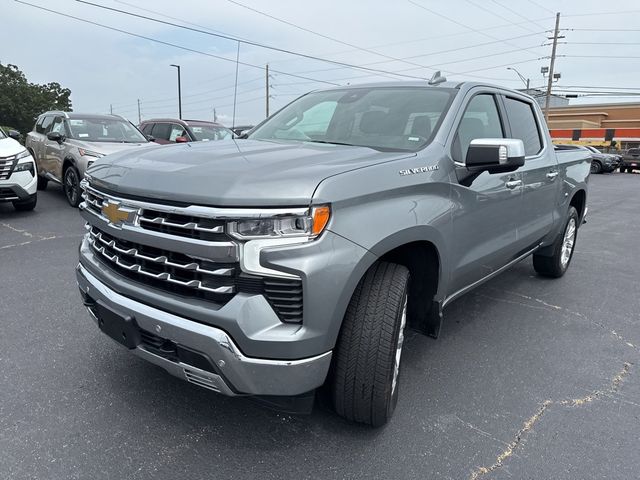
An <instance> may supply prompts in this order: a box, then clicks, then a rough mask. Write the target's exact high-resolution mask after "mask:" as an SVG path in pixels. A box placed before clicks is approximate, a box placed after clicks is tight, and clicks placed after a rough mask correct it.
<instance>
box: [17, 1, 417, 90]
mask: <svg viewBox="0 0 640 480" xmlns="http://www.w3.org/2000/svg"><path fill="white" fill-rule="evenodd" d="M15 1H17V2H19V3H26V2H22V0H15ZM75 1H76V2H78V3H83V4H85V5H90V6H92V7H95V8H100V9H103V10H107V11H111V12H116V13H120V14H122V15H127V16H131V17H135V18H140V19H142V20H147V21H150V22H155V23H160V24H163V25H169V26H172V27H176V28H181V29H183V30H188V31H191V32H195V33H201V34H203V35H209V36H212V37H217V38H223V39H225V40H230V41H233V42H238V43H244V44H246V45H251V46H254V47H259V48H264V49H267V50H273V51H275V52H280V53H286V54H289V55H295V56H298V57H302V58H307V59H310V60H316V61H319V62H325V63H332V64H334V65H341V66H343V67H347V68H353V69H357V70H366V71H371V72H376V73H382V74H386V75H395V76H399V77H407V78H414V79H416V80H424V77H416V76H413V75H403V74H397V73H395V72H390V71H388V70H380V69H372V68H368V67H361V66H358V65H353V64H350V63H346V62H340V61H337V60H329V59H326V58H321V57H316V56H314V55H309V54H306V53H300V52H295V51H293V50H288V49H286V48H280V47H274V46H271V45H266V44H263V43H259V42H254V41H250V40H242V39H241V38H238V37H233V36H229V35H222V34H220V33H213V32H209V31H206V30H202V29H199V28H193V27H188V26H185V25H180V24H177V23H173V22H167V21H165V20H160V19H157V18H153V17H149V16H146V15H140V14H137V13H133V12H128V11H126V10H121V9H119V8H113V7H108V6H106V5H100V4H98V3H93V2H89V1H87V0H75ZM29 5H30V4H29ZM423 68H424V67H423Z"/></svg>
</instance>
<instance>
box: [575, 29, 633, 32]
mask: <svg viewBox="0 0 640 480" xmlns="http://www.w3.org/2000/svg"><path fill="white" fill-rule="evenodd" d="M563 30H569V31H571V32H640V29H638V28H563Z"/></svg>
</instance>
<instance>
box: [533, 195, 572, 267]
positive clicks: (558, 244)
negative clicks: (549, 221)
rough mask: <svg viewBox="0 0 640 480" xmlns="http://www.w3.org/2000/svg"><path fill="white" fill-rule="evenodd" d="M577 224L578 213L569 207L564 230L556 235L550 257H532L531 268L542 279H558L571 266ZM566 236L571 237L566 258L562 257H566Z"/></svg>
mask: <svg viewBox="0 0 640 480" xmlns="http://www.w3.org/2000/svg"><path fill="white" fill-rule="evenodd" d="M579 224H580V219H579V217H578V211H577V210H576V209H575V208H574V207H569V212H568V213H567V220H566V222H565V224H564V228H563V229H562V233H561V234H560V235H558V238H557V239H556V241H555V242H554V244H553V245H552V255H551V256H545V255H541V254H537V255H536V254H534V255H533V268H534V269H535V271H536V272H537V273H538V274H539V275H542V276H544V277H552V278H560V277H561V276H563V275H564V274H565V272H566V271H567V269H568V268H569V265H570V264H571V259H572V258H573V252H574V251H575V247H576V240H577V235H578V227H579ZM571 226H573V233H572V234H571V233H570V229H571ZM567 235H572V239H571V246H570V251H569V252H568V257H565V256H564V255H566V254H567V252H566V250H565V248H564V247H565V246H566V244H565V242H566V241H567V238H568V237H567ZM563 254H564V255H563Z"/></svg>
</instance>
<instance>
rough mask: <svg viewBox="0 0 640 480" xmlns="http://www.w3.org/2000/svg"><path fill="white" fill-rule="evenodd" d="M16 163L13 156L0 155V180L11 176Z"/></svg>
mask: <svg viewBox="0 0 640 480" xmlns="http://www.w3.org/2000/svg"><path fill="white" fill-rule="evenodd" d="M16 163H17V160H16V159H15V156H11V157H4V158H3V157H0V180H7V179H8V178H9V177H10V176H11V173H12V172H13V169H14V167H15V166H16Z"/></svg>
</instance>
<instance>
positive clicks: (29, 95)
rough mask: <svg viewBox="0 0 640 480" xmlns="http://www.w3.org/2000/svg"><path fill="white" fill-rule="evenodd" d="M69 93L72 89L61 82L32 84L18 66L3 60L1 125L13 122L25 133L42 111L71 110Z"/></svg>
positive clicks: (1, 67)
mask: <svg viewBox="0 0 640 480" xmlns="http://www.w3.org/2000/svg"><path fill="white" fill-rule="evenodd" d="M70 96H71V90H69V89H68V88H63V87H62V86H61V85H60V84H59V83H56V82H51V83H47V84H44V85H39V84H37V83H29V81H28V80H27V77H26V76H25V75H24V73H22V72H21V71H20V69H19V68H18V67H17V66H16V65H11V64H7V65H3V64H1V63H0V125H11V126H12V127H14V128H17V129H18V130H19V131H20V132H21V133H22V134H23V135H26V134H27V132H29V131H31V129H32V127H33V124H34V122H35V120H36V118H37V117H38V115H40V114H41V113H42V112H46V111H47V110H65V111H71V99H70V98H69V97H70Z"/></svg>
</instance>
